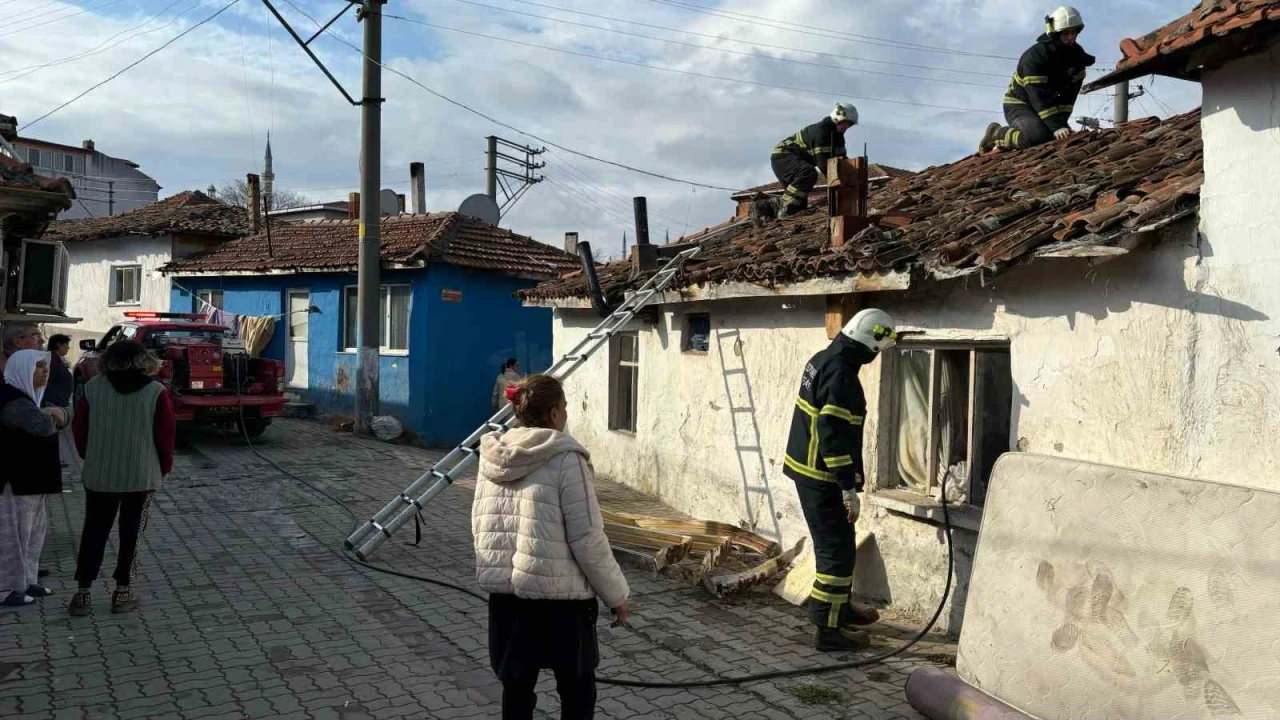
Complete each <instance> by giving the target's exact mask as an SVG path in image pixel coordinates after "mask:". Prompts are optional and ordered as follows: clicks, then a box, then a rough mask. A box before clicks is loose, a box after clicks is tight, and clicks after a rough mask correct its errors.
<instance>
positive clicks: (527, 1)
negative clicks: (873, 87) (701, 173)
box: [456, 0, 1009, 78]
mask: <svg viewBox="0 0 1280 720" xmlns="http://www.w3.org/2000/svg"><path fill="white" fill-rule="evenodd" d="M456 1H458V2H464V1H465V2H469V3H471V4H475V5H481V3H478V2H474V0H456ZM510 2H517V3H520V4H522V5H532V6H534V7H541V8H546V9H548V10H556V11H558V12H564V13H569V14H571V15H581V16H583V17H591V18H596V19H598V20H607V21H609V22H616V23H624V24H626V25H635V26H636V27H646V28H650V29H652V30H665V31H667V32H674V33H682V34H684V35H689V36H692V37H700V38H705V39H707V40H714V41H716V42H732V43H737V44H739V45H746V46H749V47H757V48H768V49H770V50H784V51H787V52H798V53H805V54H807V55H816V56H818V57H829V58H836V59H839V60H853V61H857V62H865V63H871V64H873V65H890V66H893V67H906V68H913V69H916V70H933V71H936V72H949V73H960V74H965V75H986V76H989V77H995V78H1008V77H1009V73H1007V72H1003V73H995V72H983V71H979V70H967V69H957V68H947V67H938V66H936V65H918V64H914V63H904V62H894V61H891V60H876V59H874V58H867V57H859V56H857V55H849V54H843V53H842V54H836V53H828V52H822V51H819V50H810V49H806V48H797V47H790V46H787V45H772V44H769V43H763V42H756V41H752V40H739V39H737V38H733V37H726V36H724V35H713V34H711V33H704V32H697V31H695V30H686V29H683V28H674V27H668V26H666V25H655V24H653V23H647V22H641V21H639V20H627V19H625V18H618V17H612V16H610V15H598V14H596V13H589V12H584V11H582V10H572V9H570V8H563V7H559V6H557V5H547V4H546V3H541V2H536V0H510ZM485 7H494V6H487V5H486V6H485ZM494 9H496V10H501V11H503V12H512V13H518V12H519V11H517V10H509V9H507V8H501V7H494ZM520 14H522V15H529V16H530V17H538V18H545V16H542V15H535V14H533V13H520ZM545 19H547V20H550V21H552V22H559V23H566V24H572V25H581V26H582V27H589V28H593V29H596V30H602V31H605V32H618V33H621V34H630V33H622V31H618V30H615V29H614V28H606V27H600V26H596V25H587V24H585V23H576V22H572V21H569V20H563V19H557V18H545ZM636 37H648V36H643V35H637V36H636ZM654 39H661V38H654ZM664 42H666V41H665V40H664ZM703 47H705V46H703ZM708 49H711V48H708Z"/></svg>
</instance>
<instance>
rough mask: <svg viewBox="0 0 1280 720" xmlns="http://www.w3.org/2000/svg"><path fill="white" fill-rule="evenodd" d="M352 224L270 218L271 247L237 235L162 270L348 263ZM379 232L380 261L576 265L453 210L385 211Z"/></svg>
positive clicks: (499, 268)
mask: <svg viewBox="0 0 1280 720" xmlns="http://www.w3.org/2000/svg"><path fill="white" fill-rule="evenodd" d="M358 228H359V224H358V223H357V221H355V220H345V219H343V220H319V221H314V222H306V223H296V224H290V225H281V226H279V227H276V226H274V225H273V226H272V229H271V244H270V247H269V248H268V244H267V236H266V235H265V234H261V235H255V236H251V237H243V238H239V239H236V240H233V241H231V242H229V243H227V244H226V245H223V246H222V247H219V248H217V249H215V250H212V251H210V252H208V253H205V254H203V255H197V256H193V257H190V258H185V259H182V260H178V261H175V262H172V263H170V264H169V265H167V266H165V268H164V270H165V272H167V273H170V274H182V273H209V272H265V271H268V270H302V269H312V270H325V269H334V270H337V269H345V268H352V267H355V266H356V261H357V258H358V255H359V243H358V240H359V229H358ZM380 238H381V248H382V252H381V256H382V261H383V262H385V263H409V262H414V261H417V260H426V261H431V262H441V263H445V264H448V265H456V266H459V267H469V268H476V269H479V270H492V271H495V272H502V273H506V274H510V275H519V276H524V277H531V278H535V279H542V278H553V277H556V276H558V275H559V274H560V273H562V272H565V271H570V270H573V269H575V268H577V267H578V262H577V259H576V258H574V257H573V256H571V255H567V254H565V253H564V252H563V251H561V250H559V249H557V248H554V247H552V246H550V245H545V244H543V243H540V242H538V241H537V240H534V239H533V238H529V237H526V236H524V235H517V234H515V233H513V232H511V231H510V230H505V229H502V228H496V227H493V226H491V225H489V224H487V223H484V222H482V221H480V220H476V219H474V218H470V217H467V216H465V215H459V214H458V213H455V212H449V213H434V214H429V215H407V214H406V215H393V216H388V217H385V218H383V219H382V225H381V236H380Z"/></svg>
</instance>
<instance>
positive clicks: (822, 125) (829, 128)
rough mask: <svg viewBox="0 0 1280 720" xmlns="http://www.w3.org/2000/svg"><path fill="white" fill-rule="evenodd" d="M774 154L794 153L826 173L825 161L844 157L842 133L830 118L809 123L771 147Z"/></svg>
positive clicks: (823, 173) (822, 172) (824, 174)
mask: <svg viewBox="0 0 1280 720" xmlns="http://www.w3.org/2000/svg"><path fill="white" fill-rule="evenodd" d="M773 154H774V155H786V154H791V155H795V156H797V157H799V158H801V159H802V160H804V161H805V162H807V163H809V164H810V165H816V166H817V167H818V170H819V171H821V174H822V175H823V176H824V177H825V176H826V174H827V161H828V160H830V159H831V158H833V157H844V156H845V149H844V135H841V134H840V131H839V130H836V124H835V123H834V122H832V120H831V118H829V117H825V118H822V120H821V121H819V122H816V123H814V124H812V125H809V126H807V127H805V128H803V129H802V130H800V132H798V133H796V134H795V135H792V136H790V137H788V138H786V139H784V140H783V141H782V142H780V143H778V144H777V145H775V146H774V147H773Z"/></svg>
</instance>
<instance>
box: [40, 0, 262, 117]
mask: <svg viewBox="0 0 1280 720" xmlns="http://www.w3.org/2000/svg"><path fill="white" fill-rule="evenodd" d="M238 2H240V0H231V2H229V3H227V4H226V5H223V6H222V7H221V8H219V9H218V10H217V11H216V12H214V13H213V14H212V15H209V16H208V17H206V18H205V19H203V20H201V21H200V22H198V23H196V24H195V25H192V26H191V27H189V28H187V29H186V30H183V31H182V32H180V33H178V34H177V35H175V36H174V37H172V38H170V39H169V40H167V41H166V42H165V43H164V44H163V45H161V46H160V47H158V48H156V49H155V50H152V51H151V52H149V53H147V54H146V55H143V56H142V57H140V58H138V59H137V60H135V61H133V62H132V63H130V64H128V65H126V66H125V67H124V68H122V69H120V70H118V71H116V73H115V74H113V75H111V77H109V78H107V79H106V80H103V81H101V82H99V83H97V84H94V85H91V86H90V87H89V88H88V89H87V90H84V91H83V92H81V93H80V94H78V95H76V96H75V97H73V98H71V99H70V100H67V101H66V102H64V103H62V104H61V105H59V106H57V107H55V108H54V109H52V110H50V111H49V112H47V113H45V114H43V115H41V116H40V117H38V118H36V119H35V120H32V121H31V122H29V123H27V124H26V125H23V126H22V128H21V130H23V131H25V130H30V129H31V126H32V125H35V124H36V123H38V122H40V121H41V120H44V119H45V118H47V117H49V116H50V115H53V114H54V113H56V112H58V111H59V110H62V109H63V108H65V107H67V106H68V105H70V104H71V103H73V102H75V101H77V100H79V99H80V98H82V97H84V96H85V95H88V94H89V93H91V92H93V91H94V90H97V89H98V88H100V87H102V86H103V85H106V84H107V83H109V82H111V81H112V80H115V79H116V78H118V77H120V76H121V75H123V74H125V73H126V72H128V71H129V70H132V69H133V68H135V67H137V66H138V65H141V64H142V63H143V62H144V61H146V60H147V59H148V58H150V57H151V56H152V55H155V54H156V53H158V52H160V51H161V50H164V49H165V48H167V47H169V46H170V45H172V44H174V43H175V42H177V41H178V40H181V39H182V38H183V37H185V36H187V35H188V34H190V33H191V32H193V31H195V30H196V29H197V28H199V27H201V26H202V25H204V24H205V23H208V22H210V21H212V20H213V19H214V18H216V17H218V16H219V15H221V14H222V13H224V12H226V11H227V10H229V9H231V6H232V5H235V4H236V3H238Z"/></svg>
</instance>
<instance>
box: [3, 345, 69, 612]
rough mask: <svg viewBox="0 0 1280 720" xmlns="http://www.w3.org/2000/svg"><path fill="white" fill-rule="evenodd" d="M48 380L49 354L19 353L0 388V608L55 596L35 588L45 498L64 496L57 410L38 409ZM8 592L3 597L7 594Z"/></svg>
mask: <svg viewBox="0 0 1280 720" xmlns="http://www.w3.org/2000/svg"><path fill="white" fill-rule="evenodd" d="M48 381H49V353H46V352H41V351H39V350H18V351H17V352H14V353H13V354H12V355H10V356H9V358H8V361H7V362H6V363H5V369H4V384H3V385H0V457H3V458H4V459H5V470H4V473H3V475H0V486H2V489H0V596H2V597H3V600H0V604H3V605H8V606H22V605H29V604H31V603H32V602H34V601H35V600H36V599H37V598H43V597H48V596H49V595H52V594H53V591H51V590H49V589H48V588H46V587H43V586H41V585H40V584H39V582H38V578H39V569H40V552H41V550H42V549H43V548H44V539H45V534H46V532H47V531H48V528H49V514H48V509H47V507H46V505H47V499H48V496H49V495H52V494H54V493H60V492H62V468H61V467H59V464H58V438H57V434H58V430H59V429H61V428H62V427H64V426H65V425H66V423H67V414H66V411H64V410H62V409H61V408H44V409H41V407H40V401H41V399H42V398H43V396H44V388H45V385H46V384H47V383H48ZM5 591H7V592H5Z"/></svg>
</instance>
